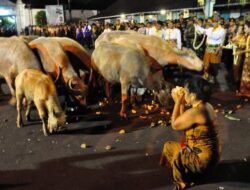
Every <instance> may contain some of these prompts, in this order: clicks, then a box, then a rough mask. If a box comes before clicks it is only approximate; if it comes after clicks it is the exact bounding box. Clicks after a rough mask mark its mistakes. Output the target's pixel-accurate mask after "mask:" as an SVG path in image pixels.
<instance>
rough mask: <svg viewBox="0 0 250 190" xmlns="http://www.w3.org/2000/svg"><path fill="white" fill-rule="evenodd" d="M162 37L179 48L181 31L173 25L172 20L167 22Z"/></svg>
mask: <svg viewBox="0 0 250 190" xmlns="http://www.w3.org/2000/svg"><path fill="white" fill-rule="evenodd" d="M163 39H164V40H166V41H167V43H168V44H169V45H170V46H172V47H177V48H178V49H181V31H180V30H179V29H178V28H175V27H174V23H173V21H172V20H170V21H169V22H168V28H167V29H166V30H164V32H163Z"/></svg>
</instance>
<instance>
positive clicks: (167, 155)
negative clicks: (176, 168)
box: [160, 141, 181, 166]
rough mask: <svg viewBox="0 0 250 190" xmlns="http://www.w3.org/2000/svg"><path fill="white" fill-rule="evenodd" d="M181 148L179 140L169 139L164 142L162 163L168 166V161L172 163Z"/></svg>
mask: <svg viewBox="0 0 250 190" xmlns="http://www.w3.org/2000/svg"><path fill="white" fill-rule="evenodd" d="M180 150H181V145H180V143H179V142H174V141H168V142H166V143H165V144H164V148H163V150H162V155H161V159H160V165H161V166H166V165H167V164H168V163H169V164H170V165H172V162H173V158H174V157H175V155H176V154H178V152H179V151H180Z"/></svg>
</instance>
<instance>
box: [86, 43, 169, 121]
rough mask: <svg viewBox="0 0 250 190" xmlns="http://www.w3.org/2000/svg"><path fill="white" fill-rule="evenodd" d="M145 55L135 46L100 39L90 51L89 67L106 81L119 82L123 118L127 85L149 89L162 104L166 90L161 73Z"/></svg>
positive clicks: (165, 100)
mask: <svg viewBox="0 0 250 190" xmlns="http://www.w3.org/2000/svg"><path fill="white" fill-rule="evenodd" d="M148 61H149V60H148V58H147V56H145V55H144V53H142V52H141V51H139V50H137V49H136V48H132V47H126V46H122V45H119V44H112V43H107V42H103V43H101V44H99V46H98V47H97V48H96V49H95V50H94V51H93V53H92V62H91V64H92V66H93V68H94V69H95V70H97V71H98V72H99V73H100V74H101V75H102V76H103V77H104V78H105V79H106V80H107V81H108V82H110V83H120V84H121V99H122V108H121V111H120V116H121V117H127V110H126V106H125V103H126V101H127V100H128V89H129V88H130V87H134V88H140V87H146V88H148V89H150V90H153V92H154V93H155V95H156V96H157V97H158V99H159V101H160V102H161V103H162V104H166V103H167V100H168V95H169V89H167V88H166V83H165V81H164V78H163V76H162V74H160V73H158V72H153V71H152V70H151V69H150V65H149V63H148Z"/></svg>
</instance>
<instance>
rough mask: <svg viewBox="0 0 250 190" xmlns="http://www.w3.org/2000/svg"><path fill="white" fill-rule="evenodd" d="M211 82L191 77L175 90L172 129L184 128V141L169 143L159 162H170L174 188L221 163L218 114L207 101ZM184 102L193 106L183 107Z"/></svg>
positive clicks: (187, 184) (196, 178)
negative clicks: (183, 86) (185, 108)
mask: <svg viewBox="0 0 250 190" xmlns="http://www.w3.org/2000/svg"><path fill="white" fill-rule="evenodd" d="M210 92H211V90H210V86H209V83H208V82H207V81H206V80H205V79H203V78H201V77H192V78H190V79H188V80H187V81H186V83H185V88H181V87H177V88H175V89H173V90H172V97H173V99H174V101H175V105H174V110H173V115H172V123H171V124H172V128H173V129H174V130H177V131H184V137H185V138H184V139H183V142H182V143H179V142H166V143H165V145H164V148H163V152H162V157H161V161H160V164H161V165H166V164H167V161H168V163H169V164H170V166H171V167H172V172H173V180H174V184H175V188H174V189H185V188H187V187H189V186H192V185H194V184H195V182H197V180H198V179H199V178H200V177H201V176H203V175H204V174H205V173H207V172H209V171H210V170H211V169H213V168H214V166H215V165H216V164H217V163H218V161H219V157H220V151H219V141H218V138H217V126H218V123H217V117H216V113H215V111H214V109H213V107H212V105H210V104H209V103H208V100H209V97H210ZM185 103H187V104H189V105H190V106H192V107H191V108H190V109H188V110H186V111H185V110H184V106H185Z"/></svg>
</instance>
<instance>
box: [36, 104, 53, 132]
mask: <svg viewBox="0 0 250 190" xmlns="http://www.w3.org/2000/svg"><path fill="white" fill-rule="evenodd" d="M34 103H35V105H36V108H37V111H38V114H39V117H40V118H41V120H42V122H43V134H44V135H45V136H48V134H49V132H48V128H47V126H48V117H47V114H46V109H45V104H44V102H43V101H41V100H34Z"/></svg>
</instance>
